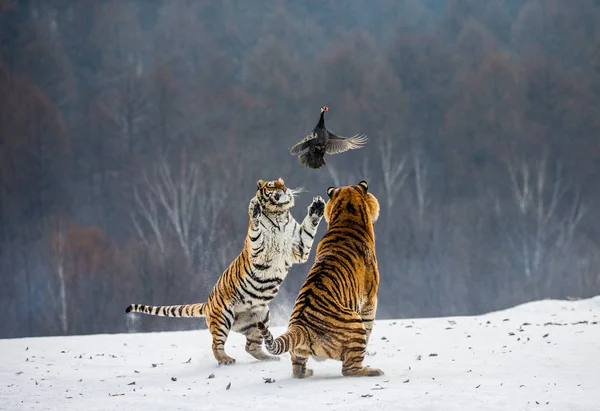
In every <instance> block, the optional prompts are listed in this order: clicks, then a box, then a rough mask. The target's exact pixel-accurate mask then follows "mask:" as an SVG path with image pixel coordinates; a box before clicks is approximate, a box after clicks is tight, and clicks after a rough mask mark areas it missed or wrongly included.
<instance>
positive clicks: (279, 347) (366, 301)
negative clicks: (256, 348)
mask: <svg viewBox="0 0 600 411" xmlns="http://www.w3.org/2000/svg"><path fill="white" fill-rule="evenodd" d="M368 188H369V187H368V184H367V182H366V181H361V182H360V183H359V184H357V185H353V186H347V187H341V188H335V187H329V188H328V189H327V195H328V196H329V201H327V205H326V206H325V220H326V221H327V223H328V228H327V232H326V233H325V236H324V237H323V239H322V240H321V242H320V243H319V245H318V246H317V253H316V256H315V262H314V263H313V266H312V267H311V269H310V271H309V273H308V276H307V277H306V280H305V281H304V284H303V285H302V288H301V289H300V292H299V294H298V298H297V299H296V303H295V305H294V309H293V311H292V315H291V317H290V321H289V324H288V329H287V331H286V332H285V333H284V334H283V335H281V336H280V337H278V338H276V339H275V340H273V335H272V334H271V332H270V331H269V329H268V328H267V325H266V324H264V323H260V322H259V323H258V324H257V326H258V328H259V329H260V331H261V334H262V336H263V338H264V341H265V346H266V347H267V351H268V352H269V353H271V354H275V355H280V354H282V353H284V352H288V351H289V352H290V355H291V357H292V371H293V376H294V377H296V378H305V377H310V376H311V375H312V374H313V371H312V370H311V369H308V368H306V361H307V360H308V357H309V356H311V355H312V356H313V358H315V359H316V360H325V359H327V358H330V359H334V360H341V361H342V374H343V375H346V376H377V375H383V371H381V370H379V369H376V368H369V367H365V366H363V360H364V357H365V352H366V348H367V344H368V342H369V336H370V335H371V330H372V329H373V321H374V319H375V311H376V309H377V288H378V285H379V270H378V268H377V258H376V256H375V232H374V230H373V223H374V222H375V221H376V220H377V217H378V216H379V202H378V201H377V199H376V198H375V196H373V195H372V194H371V193H369V192H368Z"/></svg>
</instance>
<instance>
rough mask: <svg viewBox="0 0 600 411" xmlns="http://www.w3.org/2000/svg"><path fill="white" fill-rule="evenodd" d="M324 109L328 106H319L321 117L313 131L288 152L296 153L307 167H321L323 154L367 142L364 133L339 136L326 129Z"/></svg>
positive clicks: (323, 161) (346, 149)
mask: <svg viewBox="0 0 600 411" xmlns="http://www.w3.org/2000/svg"><path fill="white" fill-rule="evenodd" d="M326 111H329V108H327V107H326V106H321V117H320V118H319V122H318V123H317V125H316V126H315V128H314V129H313V131H312V132H311V133H310V134H309V135H307V136H306V137H304V138H303V139H302V141H300V142H299V143H298V144H296V145H295V146H294V147H292V149H291V150H290V154H292V155H298V158H299V159H300V162H301V163H302V164H304V165H305V166H306V167H309V168H321V167H323V166H324V165H325V154H337V153H343V152H344V151H348V150H353V149H356V148H361V147H362V146H363V145H364V144H365V143H366V142H367V137H366V136H365V135H364V134H363V135H361V134H356V135H354V136H352V137H339V136H336V135H335V134H333V133H332V132H331V131H329V130H327V129H326V128H325V117H324V115H325V112H326ZM304 150H306V151H304ZM301 152H302V153H301Z"/></svg>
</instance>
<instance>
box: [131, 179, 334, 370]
mask: <svg viewBox="0 0 600 411" xmlns="http://www.w3.org/2000/svg"><path fill="white" fill-rule="evenodd" d="M256 185H257V189H256V194H255V196H254V197H253V198H252V199H251V200H250V203H249V205H248V214H249V216H250V221H249V223H248V232H247V235H246V240H245V243H244V248H243V250H242V251H241V253H240V254H239V255H238V256H237V258H236V259H235V260H233V262H232V263H231V264H230V265H229V267H228V268H227V269H226V270H225V271H224V272H223V273H222V275H221V277H220V278H219V280H218V281H217V283H216V284H215V286H214V287H213V289H212V291H211V293H210V295H209V296H208V299H207V301H206V302H204V303H196V304H188V305H174V306H147V305H143V304H131V305H129V306H128V307H127V308H126V310H125V311H126V312H127V313H144V314H150V315H158V316H165V317H205V318H206V324H207V326H208V329H209V331H210V333H211V335H212V351H213V354H214V357H215V359H216V360H217V362H218V364H219V365H221V364H223V365H228V364H234V363H235V359H234V358H232V357H230V356H229V355H227V353H226V352H225V343H226V341H227V337H228V335H229V332H230V331H232V330H233V331H235V332H239V333H241V334H243V335H245V337H246V346H245V348H246V352H247V353H248V354H250V355H251V356H253V357H254V358H256V359H257V360H262V361H267V360H279V358H278V357H273V356H270V355H268V354H266V353H265V352H264V351H263V349H262V343H263V339H262V336H261V334H260V331H259V330H258V329H257V328H256V322H257V321H261V323H263V324H268V323H269V319H270V312H269V302H270V301H271V300H273V299H274V298H275V296H276V295H277V292H278V290H279V287H280V286H281V284H282V283H283V281H284V279H285V278H286V276H287V274H288V271H289V269H290V267H291V266H292V265H293V264H301V263H304V262H306V261H307V260H308V256H309V254H310V251H311V248H312V245H313V242H314V238H315V234H316V232H317V228H318V226H319V223H320V221H321V218H322V217H323V213H324V209H325V201H324V200H323V198H321V197H320V196H316V197H314V198H313V201H312V203H311V204H310V205H309V206H308V208H307V209H308V210H307V211H308V212H307V215H306V217H305V218H304V220H303V221H302V224H298V223H297V222H296V220H295V219H294V217H293V216H292V214H291V212H290V209H291V208H292V207H293V206H294V195H295V194H296V193H297V191H295V190H291V189H290V188H288V187H286V185H285V182H284V181H283V179H282V178H279V179H277V180H274V181H264V180H262V179H261V180H258V181H257V183H256Z"/></svg>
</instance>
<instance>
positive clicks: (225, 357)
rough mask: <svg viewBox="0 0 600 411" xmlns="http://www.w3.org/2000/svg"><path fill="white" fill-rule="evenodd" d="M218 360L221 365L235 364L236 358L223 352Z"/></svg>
mask: <svg viewBox="0 0 600 411" xmlns="http://www.w3.org/2000/svg"><path fill="white" fill-rule="evenodd" d="M217 362H218V363H219V365H231V364H235V358H231V357H230V356H228V355H227V354H221V355H220V356H219V358H218V359H217Z"/></svg>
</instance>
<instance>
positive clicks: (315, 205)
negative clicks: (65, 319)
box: [308, 196, 325, 220]
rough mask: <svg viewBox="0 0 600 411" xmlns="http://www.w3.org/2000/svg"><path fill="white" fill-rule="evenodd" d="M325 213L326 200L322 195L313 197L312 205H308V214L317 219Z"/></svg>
mask: <svg viewBox="0 0 600 411" xmlns="http://www.w3.org/2000/svg"><path fill="white" fill-rule="evenodd" d="M324 213H325V201H324V200H323V199H322V198H321V197H320V196H316V197H313V201H312V203H311V204H310V206H308V215H309V216H310V217H311V218H312V219H313V220H317V219H319V218H321V217H323V214H324Z"/></svg>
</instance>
